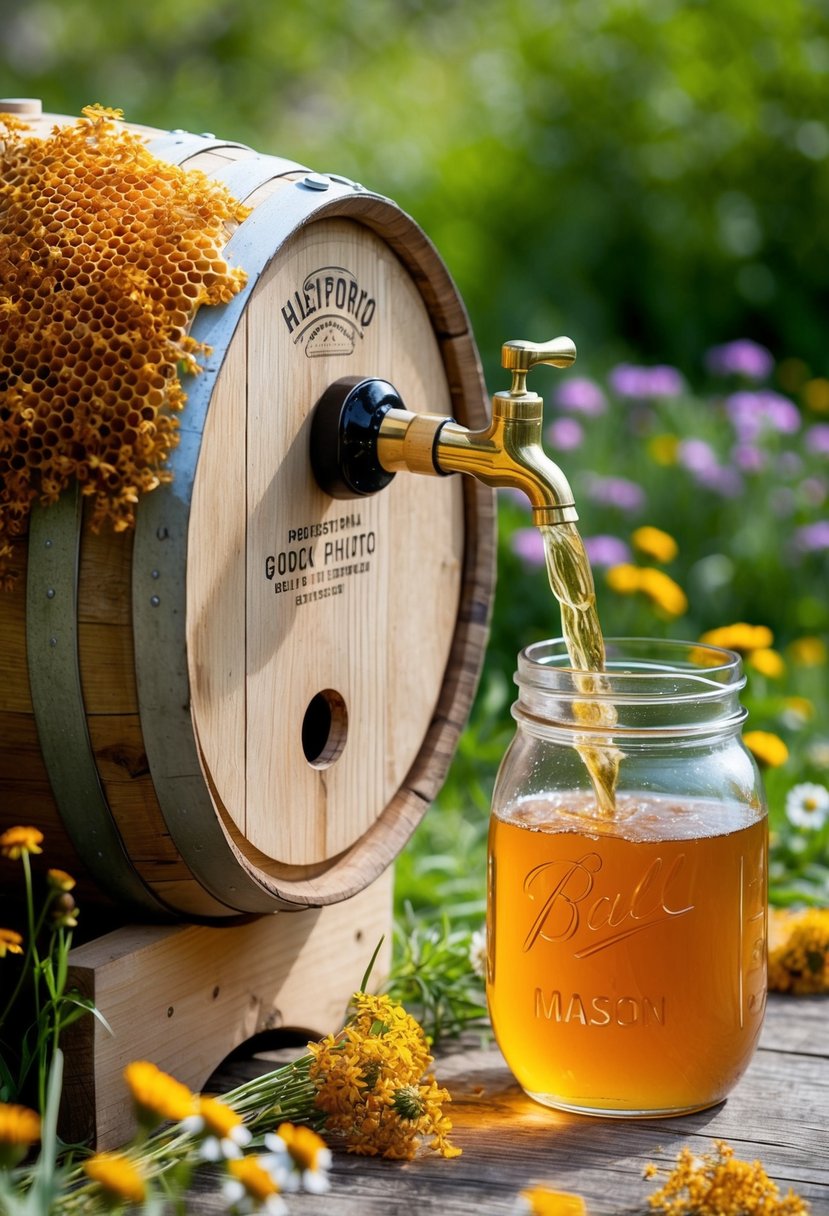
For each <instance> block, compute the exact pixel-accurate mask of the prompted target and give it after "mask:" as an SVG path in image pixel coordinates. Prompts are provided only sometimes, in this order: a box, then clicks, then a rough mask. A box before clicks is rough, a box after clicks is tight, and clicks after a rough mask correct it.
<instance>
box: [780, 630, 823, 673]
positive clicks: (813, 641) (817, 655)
mask: <svg viewBox="0 0 829 1216" xmlns="http://www.w3.org/2000/svg"><path fill="white" fill-rule="evenodd" d="M789 657H790V659H791V660H792V662H793V663H796V664H797V665H798V667H823V666H824V664H825V663H826V657H827V651H826V643H825V642H824V640H823V638H818V637H813V636H811V635H806V636H804V637H802V638H795V639H794V641H793V642H792V643H790V645H789Z"/></svg>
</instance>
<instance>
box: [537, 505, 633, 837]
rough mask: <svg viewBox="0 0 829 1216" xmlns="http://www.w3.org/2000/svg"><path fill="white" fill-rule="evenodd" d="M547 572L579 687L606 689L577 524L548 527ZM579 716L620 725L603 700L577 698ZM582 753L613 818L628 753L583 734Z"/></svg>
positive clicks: (589, 722) (603, 810)
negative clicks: (623, 759) (622, 767)
mask: <svg viewBox="0 0 829 1216" xmlns="http://www.w3.org/2000/svg"><path fill="white" fill-rule="evenodd" d="M541 535H542V537H543V539H544V554H545V557H546V560H547V575H548V577H549V580H550V588H551V590H552V592H553V595H554V596H555V597H556V599H557V600H558V602H559V604H560V605H561V629H562V634H563V635H564V641H565V644H566V646H567V653H568V655H569V656H570V663H571V666H572V667H573V669H574V670H575V671H576V672H577V673H579V674H577V675H576V685H577V687H578V689H579V691H580V692H583V693H584V694H585V696H586V697H587V696H589V695H590V694H591V693H601V692H602V691H604V690H606V688H607V685H606V681H605V680H603V679H602V676H601V673H602V672H603V671H604V668H605V648H604V638H603V637H602V630H601V626H600V625H599V617H598V613H597V612H596V589H595V587H594V585H593V572H592V571H591V569H590V562H589V560H588V558H587V553H586V551H585V548H584V542H583V541H582V539H581V536H580V535H579V531H578V528H577V527H576V525H575V524H569V523H567V524H553V525H552V526H550V527H542V528H541ZM573 712H574V716H575V717H576V719H577V720H578V721H580V722H583V723H584V724H585V726H591V727H594V728H599V729H608V728H611V727H613V726H614V725H615V723H616V711H615V709H614V708H613V706H612V705H610V704H608V703H604V704H602V702H601V701H589V700H585V701H577V702H576V703H575V704H574V706H573ZM576 746H577V749H578V753H579V755H580V756H581V758H582V760H583V761H584V763H585V766H586V768H587V771H588V773H589V774H590V780H591V781H592V783H593V789H594V790H595V793H596V801H597V804H598V809H599V813H600V814H601V815H602V816H604V817H605V818H610V817H611V816H612V815H613V813H614V810H615V804H616V782H617V780H618V778H619V763H620V761H621V759H622V753H621V752H620V751H619V749H618V748H617V747H614V746H613V745H612V744H611V745H607V746H601V747H600V746H596V745H595V744H593V743H591V742H589V740H588V738H587V737H585V736H582V737H581V738H580V739H579V740H578V741H577V744H576Z"/></svg>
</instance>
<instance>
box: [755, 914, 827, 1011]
mask: <svg viewBox="0 0 829 1216" xmlns="http://www.w3.org/2000/svg"><path fill="white" fill-rule="evenodd" d="M769 988H771V989H774V990H775V991H777V992H796V993H803V992H829V908H805V909H803V910H800V911H793V910H792V909H790V908H770V909H769Z"/></svg>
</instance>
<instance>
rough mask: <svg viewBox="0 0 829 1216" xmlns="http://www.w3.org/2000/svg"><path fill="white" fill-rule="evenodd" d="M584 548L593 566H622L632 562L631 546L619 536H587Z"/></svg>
mask: <svg viewBox="0 0 829 1216" xmlns="http://www.w3.org/2000/svg"><path fill="white" fill-rule="evenodd" d="M584 547H585V549H586V551H587V556H588V558H589V560H590V564H591V566H620V565H621V564H622V563H623V562H629V561H630V560H631V553H630V546H629V545H628V544H626V543H625V541H623V540H622V539H621V537H619V536H610V535H607V534H602V535H599V536H585V537H584Z"/></svg>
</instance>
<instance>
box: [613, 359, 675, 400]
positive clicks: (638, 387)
mask: <svg viewBox="0 0 829 1216" xmlns="http://www.w3.org/2000/svg"><path fill="white" fill-rule="evenodd" d="M608 381H609V383H610V387H611V388H612V389H613V391H614V393H616V395H617V396H619V397H626V398H629V399H630V400H634V401H647V400H648V399H649V398H652V397H679V396H680V395H681V393H682V392H683V390H684V388H685V382H684V381H683V379H682V376H681V374H680V373H679V372H678V371H677V369H676V368H675V367H669V366H668V365H667V364H665V363H661V364H657V366H655V367H637V366H635V365H634V364H632V363H620V364H618V366H617V367H614V368H612V370H611V372H610V375H609V376H608Z"/></svg>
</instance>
